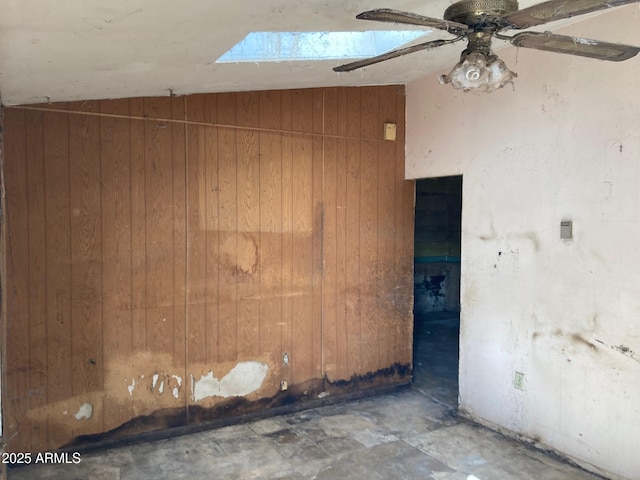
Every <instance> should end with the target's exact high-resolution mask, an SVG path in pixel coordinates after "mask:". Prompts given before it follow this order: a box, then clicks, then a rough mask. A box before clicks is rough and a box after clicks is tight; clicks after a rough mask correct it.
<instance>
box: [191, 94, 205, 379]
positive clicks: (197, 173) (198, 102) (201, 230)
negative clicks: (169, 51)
mask: <svg viewBox="0 0 640 480" xmlns="http://www.w3.org/2000/svg"><path fill="white" fill-rule="evenodd" d="M186 102H187V119H188V120H189V121H194V122H204V119H205V113H204V102H203V101H202V97H201V96H200V95H190V96H188V97H186ZM205 154H206V144H205V127H203V126H200V125H190V124H188V125H187V159H186V162H187V166H186V178H187V187H186V197H187V212H186V215H187V218H186V222H187V227H186V228H187V265H186V272H187V273H186V274H187V292H186V297H187V308H186V317H187V318H186V338H187V340H186V345H187V347H186V348H187V353H186V360H187V369H188V368H189V365H191V364H193V363H202V362H205V361H206V358H207V352H206V325H205V318H206V306H205V305H206V301H207V299H206V281H207V277H206V272H207V269H206V260H207V256H206V247H207V241H206V240H207V235H206V234H207V232H206V229H205V224H206V222H205V218H206V215H207V208H206V207H207V205H206V195H205V191H204V189H205V178H206V161H205ZM190 373H192V374H194V375H198V372H190ZM202 373H205V372H202Z"/></svg>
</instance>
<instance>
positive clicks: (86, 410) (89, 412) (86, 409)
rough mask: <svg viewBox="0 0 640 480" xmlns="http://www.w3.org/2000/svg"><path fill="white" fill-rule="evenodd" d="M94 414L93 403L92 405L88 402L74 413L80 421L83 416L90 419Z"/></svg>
mask: <svg viewBox="0 0 640 480" xmlns="http://www.w3.org/2000/svg"><path fill="white" fill-rule="evenodd" d="M92 416H93V405H91V404H90V403H88V402H87V403H85V404H83V405H82V406H81V407H80V410H78V411H77V412H76V414H75V415H74V417H75V418H76V420H78V421H80V420H82V419H83V418H86V419H87V420H89V419H90V418H91V417H92Z"/></svg>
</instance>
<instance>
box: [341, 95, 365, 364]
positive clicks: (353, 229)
mask: <svg viewBox="0 0 640 480" xmlns="http://www.w3.org/2000/svg"><path fill="white" fill-rule="evenodd" d="M360 94H361V89H359V88H350V89H348V90H347V98H346V100H347V123H346V128H347V136H349V137H353V138H358V137H359V136H360V134H361V131H360V125H361V115H360V108H361V107H360V105H361V99H360ZM360 154H361V152H360V141H358V140H348V141H347V142H346V163H347V165H346V169H347V185H346V210H347V213H346V239H345V240H346V250H347V258H346V265H345V267H346V269H345V274H346V284H345V285H346V292H347V294H346V307H347V308H346V324H347V354H348V357H347V365H348V367H347V371H348V375H349V376H351V375H353V374H355V373H360V374H362V373H365V371H364V370H363V361H362V354H363V352H362V325H361V312H362V304H361V302H362V300H361V291H360V256H361V252H360V191H361V186H360V175H361V169H360Z"/></svg>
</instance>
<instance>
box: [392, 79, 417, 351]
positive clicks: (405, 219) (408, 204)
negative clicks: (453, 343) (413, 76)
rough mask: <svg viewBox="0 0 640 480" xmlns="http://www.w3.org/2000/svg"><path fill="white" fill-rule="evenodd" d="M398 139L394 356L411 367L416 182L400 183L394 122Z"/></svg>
mask: <svg viewBox="0 0 640 480" xmlns="http://www.w3.org/2000/svg"><path fill="white" fill-rule="evenodd" d="M405 105H406V104H405V95H404V87H398V92H397V96H396V108H397V112H398V113H397V116H396V118H398V119H404V118H405ZM398 123H399V124H400V128H399V129H398V137H397V144H396V161H397V162H398V164H397V168H398V170H399V171H400V174H399V177H400V178H401V184H400V185H401V189H402V199H403V207H402V208H403V211H402V225H403V229H402V241H401V244H402V258H401V259H400V262H399V263H398V265H399V266H400V279H399V285H402V287H401V289H400V290H401V291H402V292H405V295H406V296H405V298H404V299H403V301H402V305H404V312H403V314H402V315H401V318H402V319H403V320H402V322H401V324H400V330H399V335H398V343H399V351H398V354H397V357H398V361H399V362H400V363H412V359H413V256H414V255H413V242H414V227H415V200H416V182H415V180H404V141H405V132H406V128H405V124H404V121H402V122H398Z"/></svg>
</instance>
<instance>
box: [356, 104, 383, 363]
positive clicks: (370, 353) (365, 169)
mask: <svg viewBox="0 0 640 480" xmlns="http://www.w3.org/2000/svg"><path fill="white" fill-rule="evenodd" d="M363 103H366V102H363ZM365 120H367V121H366V122H365ZM364 123H373V122H372V121H370V119H368V118H367V117H364V118H363V124H364ZM360 148H361V155H360V162H361V163H360V245H359V248H360V269H359V274H360V285H359V288H360V300H361V310H360V322H361V332H362V337H361V341H362V363H363V365H362V368H363V370H364V371H365V372H375V371H376V370H378V369H380V368H382V366H381V364H380V362H379V350H378V349H379V341H378V337H379V331H378V328H379V323H380V312H379V311H378V308H377V306H378V305H377V303H378V297H377V291H376V276H377V253H378V231H377V225H376V222H377V215H378V212H377V206H378V205H377V196H378V193H377V189H376V187H377V181H378V144H377V143H375V142H370V141H363V142H361V145H360Z"/></svg>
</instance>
